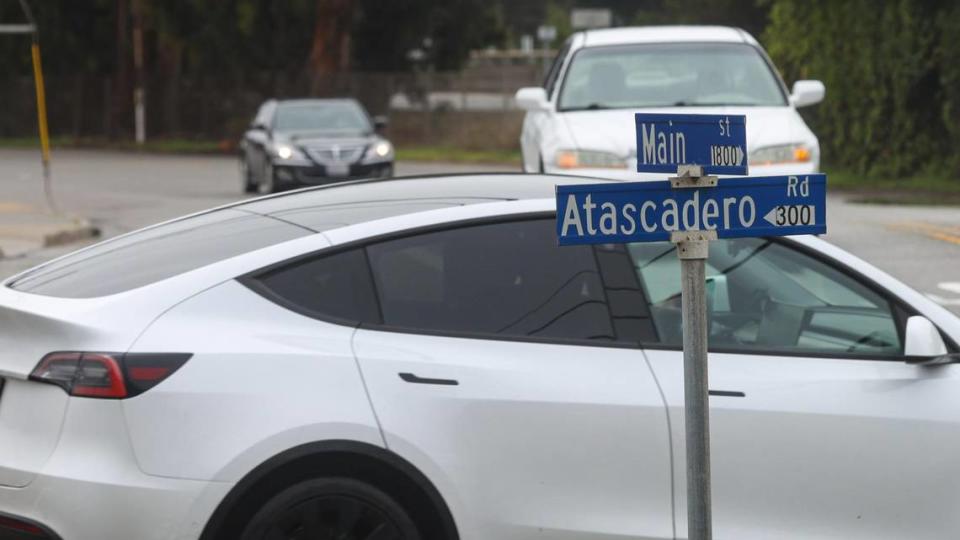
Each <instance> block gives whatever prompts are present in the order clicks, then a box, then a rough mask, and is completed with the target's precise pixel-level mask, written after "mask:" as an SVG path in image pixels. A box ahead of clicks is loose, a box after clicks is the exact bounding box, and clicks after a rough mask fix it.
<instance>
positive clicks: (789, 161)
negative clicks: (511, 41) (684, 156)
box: [516, 26, 825, 180]
mask: <svg viewBox="0 0 960 540" xmlns="http://www.w3.org/2000/svg"><path fill="white" fill-rule="evenodd" d="M824 93H825V89H824V86H823V83H821V82H820V81H797V82H796V83H795V84H794V85H793V92H792V93H788V92H787V89H786V86H785V85H784V83H783V80H782V79H781V78H780V75H779V74H778V73H777V71H776V69H775V68H774V66H773V63H772V62H771V61H770V59H769V57H767V54H766V53H765V52H764V50H763V48H762V47H761V46H760V44H759V43H758V42H757V40H756V39H754V38H753V36H751V35H750V34H748V33H746V32H744V31H743V30H740V29H738V28H727V27H719V26H654V27H638V28H613V29H605V30H590V31H585V32H578V33H576V34H573V35H572V36H570V38H569V39H568V40H567V42H566V43H565V44H564V45H563V47H562V48H561V50H560V53H559V54H558V55H557V58H556V60H555V61H554V63H553V65H552V66H551V67H550V70H549V72H548V74H547V77H546V80H545V82H544V86H543V87H535V88H522V89H520V90H519V91H518V92H517V95H516V101H517V105H518V106H519V107H521V108H523V109H526V110H527V114H526V117H525V118H524V122H523V129H522V131H521V134H520V146H521V149H522V151H523V169H524V170H525V171H527V172H536V171H540V172H559V173H566V174H577V175H584V176H595V177H596V176H602V177H607V178H619V179H623V180H637V179H641V180H643V179H647V180H662V179H663V175H662V174H660V175H657V174H646V175H638V174H637V172H636V170H637V142H636V132H635V131H634V129H633V125H634V122H633V114H634V113H635V112H641V111H642V112H649V113H695V114H742V115H746V117H747V148H748V151H749V155H748V161H749V167H750V174H752V175H754V176H766V175H781V174H809V173H813V172H817V171H818V170H819V167H820V144H819V142H818V141H817V137H816V136H815V135H814V134H813V132H812V131H810V129H809V128H808V127H807V125H806V124H805V123H804V122H803V119H802V118H801V117H800V115H799V114H798V113H797V108H798V107H805V106H807V105H813V104H815V103H818V102H820V101H821V100H822V99H823V96H824Z"/></svg>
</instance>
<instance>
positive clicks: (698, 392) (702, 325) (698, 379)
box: [670, 166, 717, 540]
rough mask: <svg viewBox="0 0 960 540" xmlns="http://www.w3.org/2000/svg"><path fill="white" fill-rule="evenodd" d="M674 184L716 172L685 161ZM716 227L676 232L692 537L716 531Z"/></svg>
mask: <svg viewBox="0 0 960 540" xmlns="http://www.w3.org/2000/svg"><path fill="white" fill-rule="evenodd" d="M677 174H678V177H677V178H674V179H672V180H671V181H672V183H673V185H674V187H678V188H698V187H712V186H716V185H717V179H716V177H710V176H703V170H702V168H701V167H687V166H681V167H679V168H678V171H677ZM716 239H717V233H716V231H684V232H674V233H672V234H671V236H670V241H671V242H673V243H675V244H676V245H677V256H678V257H679V259H680V286H681V291H680V302H681V309H682V315H683V385H684V387H683V390H684V392H683V394H684V410H685V415H684V417H685V424H686V426H685V427H686V446H687V447H686V456H687V536H688V538H690V540H710V539H711V538H712V537H713V532H712V519H711V515H710V408H709V406H710V403H709V400H710V397H709V386H708V383H707V285H706V260H707V255H708V253H709V246H710V240H716Z"/></svg>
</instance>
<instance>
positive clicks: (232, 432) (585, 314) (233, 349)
mask: <svg viewBox="0 0 960 540" xmlns="http://www.w3.org/2000/svg"><path fill="white" fill-rule="evenodd" d="M583 181H590V182H595V181H597V180H587V179H577V178H573V177H560V176H540V175H517V174H513V175H468V176H459V177H456V176H454V177H430V178H410V179H399V180H394V181H362V182H355V183H346V184H337V185H331V186H326V187H318V188H311V189H307V190H302V191H298V192H291V193H287V194H281V195H276V196H271V197H265V198H260V199H256V200H253V201H245V202H241V203H237V204H234V205H231V206H226V207H221V208H218V209H214V210H211V211H208V212H203V213H200V214H195V215H192V216H188V217H185V218H182V219H178V220H174V221H170V222H167V223H164V224H161V225H157V226H154V227H150V228H147V229H143V230H141V231H137V232H133V233H130V234H128V235H126V236H122V237H119V238H116V239H112V240H108V241H105V242H103V243H100V244H97V245H95V246H92V247H89V248H86V249H84V250H81V251H78V252H75V253H73V254H70V255H67V256H65V257H62V258H60V259H58V260H54V261H52V262H50V263H47V264H45V265H42V266H39V267H37V268H35V269H32V270H29V271H27V272H25V273H23V274H20V275H18V276H15V277H13V278H11V279H9V280H7V281H6V282H5V283H4V284H3V286H2V287H0V383H3V385H2V386H3V388H2V394H0V538H5V539H6V538H21V537H22V538H30V539H33V540H38V539H57V538H61V539H64V540H131V539H137V540H160V539H164V540H168V539H182V540H185V539H197V538H201V539H203V540H236V539H241V540H262V539H263V540H273V539H307V538H310V539H320V540H326V539H330V540H333V539H351V540H352V539H370V540H375V539H403V540H419V539H445V540H446V539H451V540H454V539H458V538H459V539H464V540H491V539H498V540H534V539H537V540H540V539H546V538H550V539H557V540H561V539H563V540H572V539H578V540H611V539H615V538H616V539H639V538H644V539H667V538H686V529H685V527H686V525H685V524H686V519H685V517H684V516H685V508H684V501H685V500H686V495H685V492H684V490H685V486H686V483H685V481H684V455H683V448H684V430H683V428H682V426H683V381H682V376H681V373H682V366H683V362H682V353H681V350H680V342H681V323H680V306H679V297H678V293H679V290H680V280H679V269H678V262H677V259H676V255H675V248H674V247H673V246H671V245H669V244H660V243H654V244H629V245H598V246H571V247H558V246H557V238H556V221H555V220H556V212H555V200H554V190H555V186H556V185H557V184H565V183H577V182H583ZM708 279H709V283H710V286H709V291H710V293H709V307H710V319H709V320H710V346H711V349H712V353H711V355H710V377H711V391H712V393H713V395H714V397H713V398H712V399H711V410H712V435H713V471H714V478H713V480H714V483H713V500H714V513H713V516H714V524H715V526H714V530H715V533H716V538H728V539H735V540H742V539H770V538H777V539H785V538H795V539H801V538H803V539H807V538H837V539H844V540H847V539H855V538H862V539H867V538H869V539H873V540H875V539H890V540H893V539H897V540H900V539H903V538H911V539H942V538H952V537H955V536H956V533H957V531H960V513H958V512H956V504H957V503H956V501H957V496H958V491H960V488H958V486H960V460H958V459H957V455H958V454H960V367H958V366H956V365H954V364H951V363H950V362H952V361H953V360H955V359H956V356H951V354H955V353H956V352H957V350H958V349H957V343H958V342H960V320H958V318H957V317H955V316H953V315H952V314H950V313H949V312H947V311H945V310H944V309H943V308H941V307H939V306H937V305H935V304H934V303H932V302H930V301H929V300H927V299H926V298H925V297H924V296H922V295H921V294H919V293H917V292H914V291H913V290H911V289H910V288H908V287H906V286H905V285H903V284H902V283H900V282H898V281H896V280H895V279H894V278H892V277H890V276H888V275H887V274H885V273H883V272H881V271H879V270H877V269H876V268H873V267H872V266H870V265H869V264H866V263H864V262H863V261H861V260H859V259H857V258H855V257H853V256H852V255H850V254H848V253H845V252H843V251H841V250H839V249H837V248H835V247H833V246H830V245H829V244H827V243H825V242H823V241H821V240H818V239H817V238H812V237H796V238H783V239H778V238H769V239H765V238H746V239H731V240H722V241H718V242H716V243H714V244H713V245H712V246H711V253H710V259H709V261H708Z"/></svg>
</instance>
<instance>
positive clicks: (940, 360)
mask: <svg viewBox="0 0 960 540" xmlns="http://www.w3.org/2000/svg"><path fill="white" fill-rule="evenodd" d="M903 354H904V355H906V356H908V357H913V358H911V359H910V360H908V362H909V363H911V364H918V365H924V366H927V365H936V364H949V363H951V362H954V361H956V360H958V359H960V358H958V357H957V355H953V354H947V344H946V343H944V342H943V337H942V336H941V335H940V331H939V330H937V327H936V326H934V324H933V323H932V322H930V319H928V318H926V317H923V316H921V315H914V316H912V317H910V318H909V319H907V328H906V331H905V332H904V344H903ZM914 358H915V359H914Z"/></svg>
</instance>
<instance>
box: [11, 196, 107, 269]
mask: <svg viewBox="0 0 960 540" xmlns="http://www.w3.org/2000/svg"><path fill="white" fill-rule="evenodd" d="M99 234H100V231H99V230H97V228H96V227H94V226H93V225H92V224H91V223H90V222H89V221H88V220H87V219H84V218H80V217H76V216H70V215H66V214H53V213H51V212H49V211H47V210H46V209H44V208H37V207H35V206H32V205H29V204H24V203H20V202H13V201H0V258H10V257H19V256H22V255H24V254H26V253H29V252H31V251H35V250H38V249H43V248H47V247H52V246H59V245H63V244H69V243H72V242H77V241H79V240H84V239H87V238H94V237H96V236H99Z"/></svg>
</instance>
